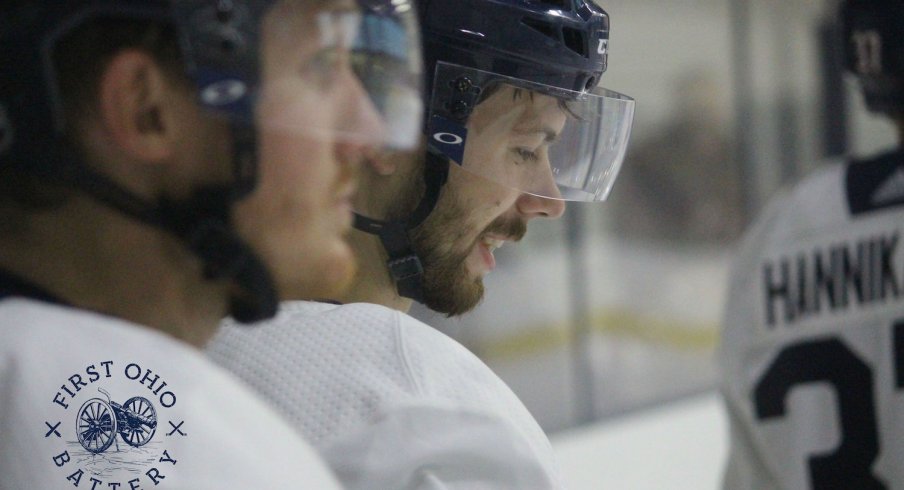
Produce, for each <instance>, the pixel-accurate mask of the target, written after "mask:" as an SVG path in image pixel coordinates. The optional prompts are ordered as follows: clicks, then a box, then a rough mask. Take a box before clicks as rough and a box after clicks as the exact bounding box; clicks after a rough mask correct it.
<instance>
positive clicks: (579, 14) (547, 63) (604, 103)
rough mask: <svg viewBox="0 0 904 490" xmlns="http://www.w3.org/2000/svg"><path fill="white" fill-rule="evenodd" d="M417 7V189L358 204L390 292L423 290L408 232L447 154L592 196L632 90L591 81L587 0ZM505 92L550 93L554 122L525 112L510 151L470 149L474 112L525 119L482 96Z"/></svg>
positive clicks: (620, 141) (525, 183)
mask: <svg viewBox="0 0 904 490" xmlns="http://www.w3.org/2000/svg"><path fill="white" fill-rule="evenodd" d="M417 7H418V14H419V18H420V23H421V29H422V38H423V42H424V60H425V63H424V71H425V73H426V75H427V94H426V95H427V100H426V103H427V108H428V111H427V120H426V124H425V133H426V140H427V147H428V155H427V159H426V164H427V165H426V172H425V180H426V185H427V190H426V192H425V195H424V197H423V198H422V199H421V202H420V204H419V205H418V207H417V209H416V210H415V211H414V212H413V213H412V215H411V216H410V217H409V219H408V220H407V221H405V222H400V223H384V222H380V221H377V220H373V219H370V218H366V217H363V216H357V218H356V223H355V226H356V227H357V228H358V229H360V230H363V231H365V232H368V233H373V234H377V235H380V237H381V240H382V242H383V244H384V247H385V248H386V249H387V251H388V252H389V269H390V272H391V275H392V276H393V278H394V280H395V281H396V283H397V286H398V291H399V294H400V295H402V296H405V297H409V298H413V299H416V300H418V301H422V300H423V296H422V287H421V284H420V281H421V277H422V274H423V271H422V267H421V265H420V260H419V258H418V257H417V254H416V253H414V252H413V251H412V248H411V245H410V243H409V239H408V237H407V236H406V233H407V231H409V230H411V229H412V228H414V227H416V226H418V225H419V224H420V223H421V222H422V221H423V220H424V219H426V217H427V216H428V215H429V214H430V212H431V211H432V210H433V208H434V206H435V204H436V201H437V199H438V196H439V193H440V189H441V187H442V185H443V184H444V182H445V178H446V175H445V173H444V172H446V171H447V169H448V165H449V164H450V162H451V164H453V165H457V166H459V167H460V168H462V169H464V170H466V171H469V172H471V173H474V174H476V175H479V176H480V177H483V178H486V179H489V180H491V181H494V182H497V183H499V184H501V185H503V186H506V187H509V188H512V189H516V190H518V191H521V192H525V193H529V194H534V195H537V196H540V197H544V198H549V199H560V200H576V201H601V200H603V199H605V198H606V197H607V195H608V193H609V191H610V189H611V187H612V184H613V182H614V180H615V177H616V175H617V174H618V171H619V169H620V167H621V163H622V161H623V159H624V155H625V151H626V147H627V143H628V139H629V136H630V132H631V125H632V122H633V117H634V101H633V99H631V98H630V97H627V96H625V95H622V94H618V93H616V92H612V91H609V90H606V89H604V88H602V87H600V86H599V83H600V79H601V77H602V75H603V72H605V71H606V67H607V62H608V53H609V16H608V14H607V13H606V12H605V11H604V10H603V9H602V8H601V7H600V6H599V5H597V4H596V3H594V2H593V1H591V0H455V1H449V0H418V2H417ZM503 92H504V93H503ZM510 94H512V95H515V96H516V97H518V96H521V95H523V96H524V97H525V99H524V100H527V99H530V100H531V101H533V100H534V98H535V97H536V98H537V99H538V102H539V99H545V100H544V102H549V101H553V102H555V103H556V104H558V106H559V107H560V109H561V111H560V112H559V113H558V114H557V115H558V116H563V117H562V118H561V120H559V119H557V121H558V122H557V123H556V124H554V125H552V126H555V127H552V126H551V125H549V124H546V123H544V124H535V125H534V126H536V131H531V133H532V134H531V135H530V136H529V137H527V138H526V139H525V144H524V145H523V146H525V148H519V151H518V152H513V153H510V154H506V155H496V157H498V158H495V157H494V158H487V157H486V156H485V154H484V155H479V154H480V153H481V152H479V151H475V149H476V148H477V147H479V146H480V145H479V144H477V141H478V140H483V141H484V142H485V141H486V140H487V138H486V137H484V138H479V137H477V135H478V131H476V130H475V129H474V128H472V127H471V125H470V123H471V122H473V121H474V120H475V119H476V118H477V117H478V116H479V115H480V114H481V113H482V114H483V115H484V116H487V115H488V116H489V118H491V119H495V120H499V121H502V120H509V121H513V122H514V121H516V120H520V119H524V117H523V116H525V114H526V113H525V110H526V107H525V106H524V104H517V103H513V104H506V103H501V104H496V103H492V102H491V100H490V99H492V98H493V97H494V95H495V96H497V97H506V96H509V95H510ZM511 98H512V97H509V99H511ZM554 105H555V104H554ZM566 115H567V117H565V116H566ZM521 122H523V123H525V124H527V123H529V122H530V121H521ZM539 122H540V121H538V123H539ZM469 136H470V139H469ZM490 138H492V137H490ZM528 147H529V148H528ZM519 155H520V156H519ZM519 158H529V159H530V162H531V163H539V164H533V165H521V164H520V163H523V162H521V161H520V160H519Z"/></svg>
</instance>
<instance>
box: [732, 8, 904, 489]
mask: <svg viewBox="0 0 904 490" xmlns="http://www.w3.org/2000/svg"><path fill="white" fill-rule="evenodd" d="M840 19H841V22H842V24H843V32H844V41H845V43H846V46H845V57H846V65H847V69H848V70H850V71H852V72H853V73H854V74H855V75H857V77H858V78H859V81H860V85H861V88H862V89H863V93H864V95H865V98H866V103H867V106H868V107H869V108H870V109H871V110H872V111H876V112H878V113H881V114H884V115H885V116H887V117H889V118H891V119H892V120H893V121H894V122H895V124H896V125H897V126H898V129H899V133H900V134H902V135H904V118H902V116H904V56H902V53H904V3H902V2H900V1H898V0H847V1H845V2H842V6H841V18H840ZM902 172H904V154H902V152H901V149H900V148H899V149H896V150H893V151H890V152H888V153H885V154H882V155H879V156H876V157H874V158H870V159H866V160H862V161H851V162H834V163H832V164H830V165H827V166H825V167H823V168H820V169H819V170H818V171H816V172H815V173H814V174H812V175H811V176H809V177H808V178H806V179H805V180H804V181H803V182H801V183H799V184H798V185H797V186H796V187H794V188H793V189H792V190H791V191H790V192H788V193H787V194H786V195H784V196H783V197H782V198H780V199H777V200H775V201H773V202H771V203H770V204H769V205H768V206H767V208H766V209H765V210H764V213H763V214H762V216H761V217H760V218H759V220H758V222H757V223H756V224H755V226H754V227H753V228H752V229H751V230H750V231H749V232H748V234H747V236H746V237H745V239H744V242H743V247H742V249H741V251H740V255H739V256H738V257H737V259H736V263H735V267H734V270H733V272H732V276H731V286H730V289H729V293H728V294H729V296H728V304H727V307H726V312H725V317H724V333H723V337H722V342H721V347H720V353H719V360H720V364H721V367H722V381H721V389H722V392H723V394H724V397H725V400H726V404H727V407H728V413H729V416H730V427H731V444H730V450H731V453H730V457H729V462H728V467H727V470H726V473H725V478H724V488H725V489H726V490H729V489H730V490H746V489H757V490H760V489H783V490H791V489H801V490H803V489H807V490H810V489H812V490H824V489H842V488H843V489H858V490H861V489H865V490H878V489H904V467H902V466H901V464H900V457H901V455H902V454H904V428H902V427H904V424H902V421H904V405H902V400H901V390H902V387H904V321H902V319H904V298H902V293H904V289H902V286H904V275H902V273H904V255H902V254H899V253H897V247H898V245H899V242H900V241H901V240H900V235H901V231H902V229H904V228H902V224H904V185H902V182H904V173H902Z"/></svg>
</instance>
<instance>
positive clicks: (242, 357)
mask: <svg viewBox="0 0 904 490" xmlns="http://www.w3.org/2000/svg"><path fill="white" fill-rule="evenodd" d="M208 352H209V354H210V355H211V356H212V357H213V358H214V359H215V360H216V361H217V362H219V363H221V364H222V365H223V366H226V367H228V368H229V369H231V370H233V371H234V372H235V373H237V374H238V375H239V377H241V378H242V379H244V380H245V381H247V382H248V383H249V384H250V385H251V386H253V387H255V388H256V389H257V390H259V391H260V392H261V393H262V394H263V395H264V396H265V397H266V398H268V399H269V400H270V401H272V402H273V403H274V404H275V406H276V407H277V408H278V409H279V410H280V411H281V412H282V413H283V414H285V415H286V416H287V417H288V419H289V420H290V421H291V422H292V423H293V424H294V425H295V426H296V427H297V428H298V430H299V431H300V432H301V433H302V434H303V436H304V437H305V439H307V440H309V441H311V442H312V443H313V444H314V445H315V446H316V447H317V449H318V450H320V451H321V454H322V455H323V456H324V458H325V459H326V460H327V462H328V463H329V464H330V466H331V467H332V468H333V470H334V471H335V472H336V474H337V475H338V476H339V479H340V480H341V481H342V483H343V484H344V485H346V487H347V488H349V489H375V490H385V489H394V490H405V489H462V490H464V489H467V490H479V489H532V490H542V489H551V488H561V484H560V477H559V474H558V471H557V467H556V465H555V463H554V458H553V454H552V448H551V446H550V444H549V441H548V439H547V438H546V436H545V434H544V433H543V431H542V429H541V428H540V427H539V425H537V423H536V421H535V420H534V419H533V417H532V416H531V415H530V414H529V413H528V411H527V409H526V408H525V407H524V405H523V404H522V403H521V402H520V400H518V398H517V397H516V396H515V394H514V393H512V391H511V390H510V389H509V388H508V387H507V386H506V385H505V383H503V382H502V380H500V379H499V378H498V377H497V376H496V375H495V374H494V373H493V372H492V371H491V370H490V369H489V368H488V367H487V366H486V365H485V364H484V363H483V362H481V361H480V360H479V359H478V358H477V357H476V356H474V355H473V354H472V353H471V352H470V351H468V350H467V349H465V348H464V347H463V346H462V345H460V344H458V343H457V342H455V341H454V340H452V339H451V338H449V337H447V336H446V335H444V334H442V333H441V332H439V331H437V330H435V329H433V328H431V327H429V326H428V325H425V324H424V323H422V322H420V321H418V320H416V319H414V318H412V317H410V316H408V315H406V314H403V313H401V312H399V311H396V310H392V309H389V308H386V307H383V306H379V305H374V304H366V303H356V304H349V305H344V306H337V305H331V304H323V303H313V302H294V303H286V304H283V305H282V307H281V312H280V314H279V315H278V316H277V318H276V319H275V321H272V322H267V323H265V324H262V325H260V326H257V327H255V328H250V329H249V328H244V327H242V326H237V325H232V324H227V325H226V326H224V328H223V329H221V332H220V333H219V334H218V335H217V336H216V337H215V338H214V340H213V341H212V342H211V344H210V346H209V350H208Z"/></svg>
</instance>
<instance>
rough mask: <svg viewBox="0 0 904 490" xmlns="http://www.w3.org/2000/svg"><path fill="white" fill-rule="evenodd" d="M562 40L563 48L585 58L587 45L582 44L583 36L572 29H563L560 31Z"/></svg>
mask: <svg viewBox="0 0 904 490" xmlns="http://www.w3.org/2000/svg"><path fill="white" fill-rule="evenodd" d="M562 40H563V41H565V46H566V47H567V48H568V49H570V50H572V51H574V52H575V53H577V54H579V55H581V56H583V57H584V58H586V57H587V43H586V42H584V34H583V33H582V32H581V31H579V30H577V29H574V28H571V27H565V28H563V29H562Z"/></svg>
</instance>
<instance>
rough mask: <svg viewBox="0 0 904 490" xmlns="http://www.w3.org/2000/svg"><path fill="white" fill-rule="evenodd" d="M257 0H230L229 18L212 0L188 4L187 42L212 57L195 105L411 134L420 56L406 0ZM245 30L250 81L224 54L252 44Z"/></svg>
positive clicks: (392, 141)
mask: <svg viewBox="0 0 904 490" xmlns="http://www.w3.org/2000/svg"><path fill="white" fill-rule="evenodd" d="M221 3H222V2H221ZM266 3H268V4H269V3H272V5H268V6H266V7H259V6H257V5H258V4H262V3H261V2H247V3H245V2H230V8H231V9H232V10H230V12H229V16H228V19H229V20H228V22H224V21H223V20H222V19H224V18H225V17H226V16H224V14H223V13H222V12H219V13H218V12H217V11H216V9H215V8H214V7H213V6H211V7H208V8H206V9H203V10H197V11H195V12H193V13H194V14H195V15H197V16H198V18H199V19H200V20H199V21H196V22H195V24H196V25H198V24H201V25H200V27H196V28H195V30H196V31H202V34H201V35H200V36H199V39H200V41H202V42H201V43H199V44H200V47H196V48H195V49H196V50H201V51H203V53H202V54H203V55H204V58H205V59H206V60H208V61H207V65H208V66H213V69H210V68H209V67H208V68H206V70H207V71H209V72H210V73H207V72H202V73H200V76H199V78H201V80H200V82H201V94H200V95H201V96H200V98H201V102H202V103H203V104H204V105H206V106H208V107H210V108H213V109H215V110H218V112H220V113H223V114H226V115H228V117H238V118H246V119H250V118H254V123H255V124H256V125H257V126H258V128H259V129H261V130H264V131H266V130H271V131H282V132H287V133H293V134H298V135H299V136H304V137H314V138H322V139H328V140H332V141H347V142H352V143H356V144H361V145H369V146H374V147H385V148H391V149H401V150H407V149H411V148H414V147H415V146H416V145H417V144H418V143H419V140H420V136H421V121H422V111H423V103H422V99H421V88H422V68H421V66H422V59H421V53H420V40H419V37H418V30H417V19H416V15H415V12H414V10H413V9H412V7H411V3H410V0H335V1H312V0H307V1H300V0H282V1H277V2H266ZM213 4H216V2H213V3H212V4H211V5H213ZM243 5H244V7H243ZM256 9H257V10H262V11H261V12H260V13H259V14H257V15H255V12H254V11H255V10H256ZM253 24H257V25H253ZM246 32H247V33H253V32H256V35H247V34H246ZM253 38H256V39H257V41H258V46H257V47H256V48H257V51H258V54H257V56H258V60H259V63H258V64H259V79H258V80H251V81H249V80H244V79H243V78H242V76H241V75H240V74H241V73H242V70H243V68H242V67H241V66H237V65H231V64H230V63H240V60H241V57H240V56H228V54H229V52H230V51H233V52H241V51H242V50H246V49H253V48H252V47H249V46H245V41H246V39H253ZM208 39H211V40H213V41H207V40H208ZM220 49H222V50H223V53H222V54H221V53H217V52H216V51H217V50H220ZM211 60H212V62H211ZM235 60H239V61H235ZM243 108H246V109H243Z"/></svg>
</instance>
